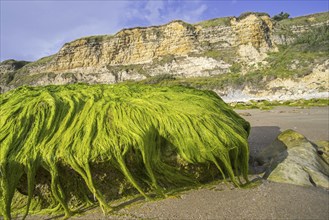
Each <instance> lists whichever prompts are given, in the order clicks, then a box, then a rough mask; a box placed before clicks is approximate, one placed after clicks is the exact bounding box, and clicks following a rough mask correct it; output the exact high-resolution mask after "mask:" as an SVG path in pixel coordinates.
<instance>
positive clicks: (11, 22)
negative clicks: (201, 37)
mask: <svg viewBox="0 0 329 220" xmlns="http://www.w3.org/2000/svg"><path fill="white" fill-rule="evenodd" d="M207 9H208V8H207V6H206V5H205V4H203V2H202V1H176V0H175V1H171V0H169V1H168V0H165V1H97V2H96V1H94V2H92V1H68V2H64V1H57V2H56V1H44V2H40V1H29V2H16V1H12V2H4V3H2V2H1V33H0V34H1V51H0V53H1V54H0V55H1V57H0V58H1V60H5V59H10V58H13V59H25V60H36V59H39V58H41V57H43V56H48V55H51V54H54V53H56V52H57V51H58V50H59V49H60V47H61V46H62V45H63V44H64V43H66V42H69V41H72V40H74V39H77V38H80V37H83V36H90V35H99V34H114V33H116V32H117V31H119V30H120V29H122V28H127V27H135V26H149V25H160V24H165V23H168V22H170V21H172V20H177V19H182V20H184V21H187V22H190V23H193V22H196V21H199V20H202V19H201V18H202V16H203V14H204V13H205V12H206V11H207Z"/></svg>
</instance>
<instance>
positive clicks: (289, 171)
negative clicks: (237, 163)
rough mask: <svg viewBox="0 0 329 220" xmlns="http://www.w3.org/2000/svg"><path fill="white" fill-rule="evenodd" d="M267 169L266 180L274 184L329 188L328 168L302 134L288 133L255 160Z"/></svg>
mask: <svg viewBox="0 0 329 220" xmlns="http://www.w3.org/2000/svg"><path fill="white" fill-rule="evenodd" d="M255 160H256V161H258V162H259V163H260V164H262V165H263V166H265V167H266V172H265V174H264V178H267V179H268V180H271V181H274V182H281V183H291V184H296V185H301V186H320V187H324V188H327V189H329V165H328V163H326V162H325V160H324V159H323V158H322V157H321V156H320V155H319V154H318V150H317V149H316V147H315V146H314V145H313V144H312V143H311V142H310V141H309V140H307V138H306V137H304V136H303V135H301V134H299V133H297V132H295V131H293V130H286V131H284V132H282V133H281V134H280V135H279V136H278V138H277V140H276V141H275V142H274V143H272V144H271V145H270V146H269V147H267V148H265V149H264V150H263V151H262V152H260V153H259V155H257V157H256V158H255Z"/></svg>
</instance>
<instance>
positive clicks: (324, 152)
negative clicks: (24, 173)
mask: <svg viewBox="0 0 329 220" xmlns="http://www.w3.org/2000/svg"><path fill="white" fill-rule="evenodd" d="M316 145H317V147H318V153H319V155H321V156H322V158H323V159H324V160H325V161H326V162H327V163H328V164H329V141H318V142H316Z"/></svg>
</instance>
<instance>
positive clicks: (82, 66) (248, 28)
mask: <svg viewBox="0 0 329 220" xmlns="http://www.w3.org/2000/svg"><path fill="white" fill-rule="evenodd" d="M328 15H329V13H328V12H327V13H321V14H314V15H310V16H304V17H299V18H294V19H286V20H283V21H280V22H275V21H273V20H272V19H271V18H270V17H269V15H267V14H265V13H245V14H242V15H241V16H239V17H226V18H217V19H212V20H208V21H203V22H200V23H197V24H188V23H185V22H183V21H172V22H170V23H168V24H165V25H162V26H153V27H147V28H141V27H138V28H131V29H124V30H121V31H119V32H118V33H117V34H115V35H104V36H92V37H85V38H81V39H77V40H75V41H72V42H69V43H66V44H65V45H64V46H63V47H62V48H61V49H60V50H59V52H58V53H56V54H54V55H52V56H50V57H45V58H42V59H40V60H38V61H35V62H32V63H28V64H26V65H21V66H20V67H19V68H16V69H15V68H9V67H8V62H7V61H4V62H2V63H1V64H0V77H1V78H0V83H1V84H0V88H1V91H2V92H4V91H7V90H10V89H12V88H15V87H17V86H20V85H26V84H28V85H46V84H67V83H75V82H86V83H117V82H122V81H127V80H134V81H135V80H137V81H140V80H146V81H147V80H150V79H152V78H154V77H159V75H160V76H163V75H170V76H171V77H172V78H175V79H178V80H176V81H177V82H176V83H181V81H182V79H185V78H186V79H187V81H188V83H190V82H192V81H193V80H197V79H201V78H202V80H204V78H206V79H207V80H206V81H207V83H205V85H203V86H199V87H202V88H206V89H209V86H208V84H209V82H208V81H213V82H216V81H218V79H219V78H223V77H224V75H225V76H230V75H232V74H238V75H239V77H240V78H242V79H243V78H248V77H249V78H250V76H248V75H249V74H251V73H255V71H256V72H257V71H264V70H266V71H268V70H269V69H273V65H274V64H273V62H271V58H272V57H273V56H274V57H275V56H276V57H277V56H279V55H280V54H281V55H282V54H286V53H287V52H285V50H286V49H287V47H291V46H292V47H294V48H296V41H297V40H298V39H299V38H300V36H301V35H305V33H306V34H307V33H312V31H314V30H315V29H316V28H324V34H326V33H327V32H328V25H329V16H328ZM304 44H305V43H304ZM326 45H327V44H326ZM300 51H301V53H304V52H305V50H304V51H302V50H300ZM295 52H296V51H294V52H293V53H295ZM313 52H314V53H313V54H312V59H313V58H314V59H313V61H314V62H310V64H305V65H308V71H307V73H303V74H301V76H300V77H297V78H300V79H301V80H302V79H303V77H304V76H307V75H309V74H311V73H313V72H314V71H315V72H316V71H317V70H318V69H319V68H320V69H321V68H322V67H323V66H324V67H323V68H324V69H326V68H327V66H328V62H329V61H328V60H329V58H328V57H329V56H328V53H326V52H325V51H323V48H320V49H316V50H315V51H313ZM298 53H299V52H298ZM321 53H323V54H322V55H321V56H320V54H321ZM304 58H305V57H302V58H301V59H302V60H300V59H299V58H298V57H297V58H296V59H295V60H294V59H291V62H292V63H290V64H289V65H290V66H291V65H293V63H294V62H295V64H294V65H295V66H296V65H297V66H298V67H296V68H295V71H292V72H298V71H300V67H299V65H298V62H300V63H304V61H305V60H303V59H304ZM6 62H7V63H6ZM12 62H14V61H12ZM296 62H297V64H296ZM305 62H306V63H307V62H309V61H308V60H307V61H305ZM24 64H25V63H24ZM277 65H281V63H279V64H276V66H277ZM287 65H288V64H287ZM287 65H286V66H287ZM303 65H304V64H303ZM289 68H290V67H289ZM289 68H288V69H289ZM274 69H275V68H274ZM290 69H292V68H290ZM313 69H314V70H313ZM315 69H316V70H315ZM327 69H328V68H327ZM266 71H264V72H266ZM278 71H284V72H287V71H288V72H289V71H290V70H287V68H286V69H284V70H282V69H281V70H278ZM317 74H318V75H319V71H317ZM292 75H293V74H292ZM320 75H321V74H320ZM246 76H247V77H246ZM264 76H265V75H264ZM200 77H201V78H200ZM234 77H236V76H234ZM272 78H273V80H277V78H280V77H277V76H275V77H272ZM281 78H282V77H281ZM288 78H290V79H291V77H288ZM191 80H192V81H191ZM202 80H201V81H202ZM260 80H263V78H262V79H260ZM298 80H299V79H298ZM298 80H297V81H298ZM267 81H271V79H270V80H268V79H267ZM320 81H321V80H320ZM254 83H255V82H254ZM266 83H267V84H266V86H267V85H271V84H269V82H266ZM190 84H192V86H193V83H190ZM256 84H257V85H258V84H259V83H256ZM272 84H273V83H272ZM266 86H265V87H266ZM252 87H253V86H252V85H251V84H250V83H245V82H242V83H241V85H240V86H238V87H237V86H236V85H234V86H232V85H230V84H227V87H223V88H222V87H221V84H218V83H217V85H216V83H215V84H214V87H213V88H210V89H213V90H215V91H217V92H218V93H219V94H220V95H222V96H227V97H229V96H230V95H232V94H235V93H236V91H240V92H242V93H246V94H247V96H248V95H250V94H252V93H255V91H254V90H256V89H253V88H252ZM320 87H321V88H322V90H326V91H328V85H327V84H326V83H324V84H323V83H322V84H321V85H319V86H318V87H317V88H320ZM317 88H316V89H317ZM258 90H259V91H258ZM258 90H257V93H259V96H261V95H264V91H268V88H265V89H264V91H263V92H262V93H261V91H260V89H258ZM270 90H271V88H270ZM232 91H233V93H232ZM270 93H271V92H270ZM270 95H271V94H270Z"/></svg>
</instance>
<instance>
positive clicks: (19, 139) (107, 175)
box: [0, 84, 250, 219]
mask: <svg viewBox="0 0 329 220" xmlns="http://www.w3.org/2000/svg"><path fill="white" fill-rule="evenodd" d="M0 97H1V99H0V108H1V111H0V196H1V197H0V199H1V201H0V214H1V215H2V216H4V218H5V219H10V218H11V215H12V214H13V213H14V212H15V210H16V209H17V210H25V211H21V212H20V213H22V212H24V213H25V216H26V215H27V214H28V212H29V211H30V212H31V211H32V213H55V212H61V213H64V214H65V216H66V217H69V216H71V215H72V213H74V212H75V211H76V210H78V209H79V208H81V207H86V206H88V205H90V204H98V205H99V206H100V207H101V208H102V209H103V211H104V212H108V211H111V210H112V208H113V206H111V202H110V201H111V199H112V198H111V196H112V197H113V198H114V197H116V198H117V197H120V196H122V195H125V194H129V193H135V194H137V193H140V194H142V195H143V196H145V197H146V198H147V197H148V196H149V195H150V193H153V194H154V193H156V195H165V194H166V192H168V190H169V189H172V188H175V187H182V186H193V185H197V184H199V183H202V182H205V181H207V180H208V181H209V179H211V178H210V177H209V175H212V176H213V177H214V176H217V177H218V178H224V179H225V178H230V179H231V181H232V182H233V183H235V184H236V185H237V186H240V185H241V184H242V183H241V181H240V178H239V176H243V178H244V181H248V179H247V170H248V157H249V148H248V143H247V138H248V135H249V129H250V125H249V123H248V122H246V121H245V120H243V119H242V118H241V117H239V116H238V115H237V114H236V113H235V112H234V111H233V110H232V109H231V107H229V106H228V105H227V104H226V103H224V102H223V101H222V99H221V98H220V97H218V96H217V95H216V94H215V93H214V92H211V91H200V90H196V89H193V88H186V87H180V86H176V87H161V86H153V85H120V84H119V85H84V84H75V85H65V86H46V87H20V88H18V89H16V90H13V91H10V92H7V93H4V94H1V96H0ZM213 168H215V171H214V169H213ZM125 190H126V191H125ZM111 192H112V194H111ZM24 213H23V214H24Z"/></svg>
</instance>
